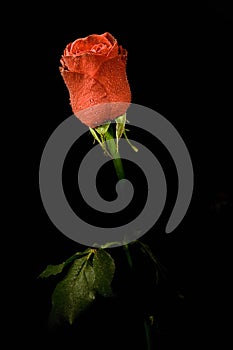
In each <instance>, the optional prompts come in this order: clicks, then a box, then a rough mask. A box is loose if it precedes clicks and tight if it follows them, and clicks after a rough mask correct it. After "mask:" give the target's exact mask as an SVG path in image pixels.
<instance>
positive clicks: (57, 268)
mask: <svg viewBox="0 0 233 350" xmlns="http://www.w3.org/2000/svg"><path fill="white" fill-rule="evenodd" d="M90 251H91V249H90V248H87V249H86V250H84V251H83V252H77V253H75V254H74V255H72V256H71V257H70V258H68V259H67V260H66V261H64V262H63V263H61V264H58V265H48V266H47V267H46V268H45V270H44V271H43V272H42V273H41V274H40V275H39V276H38V278H48V277H50V276H53V275H57V274H59V273H61V272H62V271H63V269H64V267H65V266H67V265H69V264H70V263H71V262H72V261H73V260H75V259H78V258H80V257H82V256H84V255H87V254H88V253H90Z"/></svg>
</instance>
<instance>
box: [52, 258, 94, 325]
mask: <svg viewBox="0 0 233 350" xmlns="http://www.w3.org/2000/svg"><path fill="white" fill-rule="evenodd" d="M89 256H90V255H88V257H87V256H84V257H81V258H79V259H76V260H74V261H73V264H72V265H71V267H70V269H69V271H68V273H67V275H66V277H65V278H64V279H63V280H62V281H61V282H59V283H58V284H57V286H56V287H55V290H54V292H53V295H52V310H51V313H50V324H51V325H55V324H57V323H60V322H61V321H68V322H69V323H70V324H72V323H73V322H74V320H75V318H76V317H77V316H78V315H79V314H80V313H81V312H83V311H84V310H85V309H86V308H87V307H88V306H90V305H91V303H92V302H93V301H94V299H95V289H94V282H95V273H94V269H93V267H92V266H91V264H90V262H89Z"/></svg>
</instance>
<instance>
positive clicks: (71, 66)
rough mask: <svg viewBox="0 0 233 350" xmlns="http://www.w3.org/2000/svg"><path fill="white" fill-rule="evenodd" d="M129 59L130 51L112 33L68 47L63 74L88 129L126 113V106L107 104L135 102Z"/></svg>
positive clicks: (93, 35) (92, 36)
mask: <svg viewBox="0 0 233 350" xmlns="http://www.w3.org/2000/svg"><path fill="white" fill-rule="evenodd" d="M126 60H127V51H126V50H125V49H123V48H122V47H121V46H119V45H118V43H117V40H116V39H115V38H114V37H113V36H112V35H111V34H110V33H108V32H106V33H104V34H102V35H97V34H92V35H89V36H87V37H86V38H81V39H77V40H75V41H74V42H72V43H69V44H68V45H67V46H66V48H65V50H64V53H63V55H62V58H61V65H62V66H61V67H60V72H61V75H62V77H63V79H64V82H65V84H66V86H67V88H68V90H69V95H70V104H71V108H72V111H73V113H74V114H75V115H76V116H77V117H78V118H79V119H80V120H81V122H83V123H84V124H86V125H87V126H89V127H92V128H93V127H96V126H98V125H101V124H103V123H104V122H106V121H108V120H113V119H115V118H116V117H118V116H120V115H122V114H124V113H125V112H126V106H127V104H126V103H123V104H122V105H121V104H116V106H115V107H113V106H114V104H112V105H109V106H110V108H104V106H106V105H104V104H106V103H112V102H127V103H130V102H131V91H130V87H129V83H128V80H127V75H126ZM93 106H96V107H95V108H93ZM102 107H103V108H102Z"/></svg>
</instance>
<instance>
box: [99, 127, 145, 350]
mask: <svg viewBox="0 0 233 350" xmlns="http://www.w3.org/2000/svg"><path fill="white" fill-rule="evenodd" d="M105 137H106V141H107V144H108V149H109V152H110V154H111V156H112V157H113V164H114V167H115V170H116V173H117V177H118V179H119V180H122V179H124V178H125V173H124V168H123V165H122V161H121V157H120V153H119V151H117V148H116V143H115V141H114V134H113V130H112V125H110V127H109V129H108V131H107V132H106V134H105ZM123 248H124V251H125V254H126V257H127V261H128V264H129V267H130V269H131V270H132V269H133V263H132V257H131V254H130V251H129V246H128V244H125V245H123ZM144 330H145V338H146V345H147V350H150V349H151V343H150V327H149V325H148V323H147V320H146V319H144Z"/></svg>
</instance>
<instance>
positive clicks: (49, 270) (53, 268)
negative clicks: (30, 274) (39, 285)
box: [38, 262, 65, 278]
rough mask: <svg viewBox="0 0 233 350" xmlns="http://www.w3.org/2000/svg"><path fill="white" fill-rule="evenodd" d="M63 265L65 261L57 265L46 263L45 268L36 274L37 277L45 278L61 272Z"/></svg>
mask: <svg viewBox="0 0 233 350" xmlns="http://www.w3.org/2000/svg"><path fill="white" fill-rule="evenodd" d="M64 266H65V262H63V263H62V264H59V265H48V266H47V267H46V269H45V270H44V271H43V272H42V273H41V274H40V275H39V276H38V278H47V277H50V276H52V275H57V274H58V273H61V272H62V270H63V268H64Z"/></svg>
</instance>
